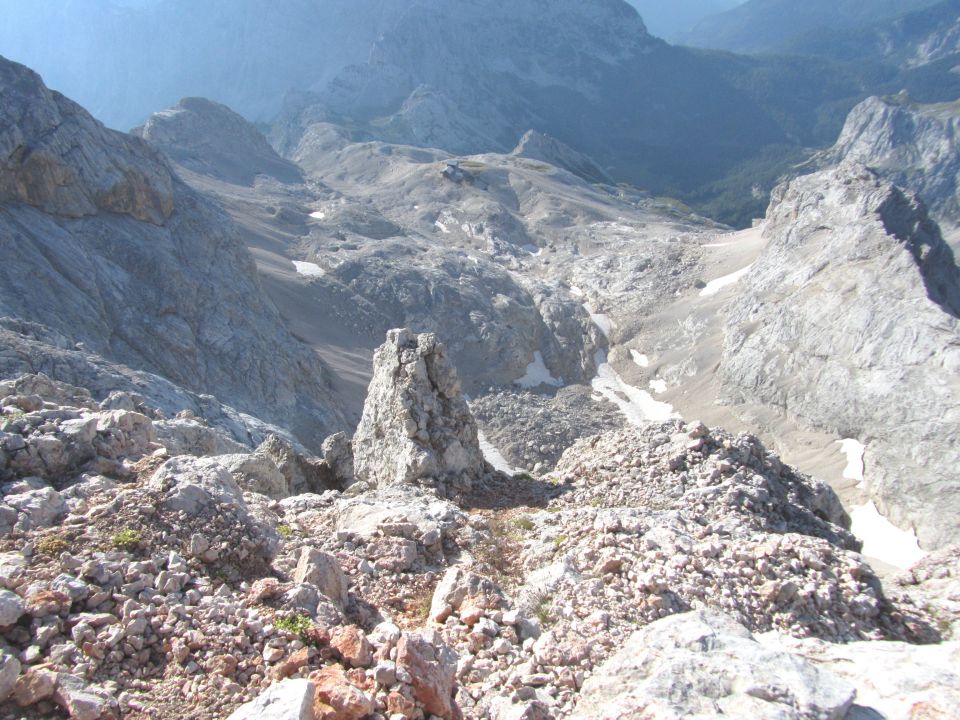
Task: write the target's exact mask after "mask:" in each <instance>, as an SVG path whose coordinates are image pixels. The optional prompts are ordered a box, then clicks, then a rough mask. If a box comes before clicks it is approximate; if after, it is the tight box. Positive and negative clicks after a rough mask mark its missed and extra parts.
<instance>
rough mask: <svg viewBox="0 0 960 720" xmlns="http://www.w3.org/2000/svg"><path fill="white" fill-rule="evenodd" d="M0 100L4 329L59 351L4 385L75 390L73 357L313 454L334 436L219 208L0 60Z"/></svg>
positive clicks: (7, 360)
mask: <svg viewBox="0 0 960 720" xmlns="http://www.w3.org/2000/svg"><path fill="white" fill-rule="evenodd" d="M0 99H2V103H0V105H2V111H0V112H2V113H3V115H2V116H0V210H2V212H0V248H2V250H3V253H4V262H3V263H2V264H0V317H4V318H6V319H5V320H4V325H5V326H6V325H7V324H8V323H11V322H15V323H21V324H22V323H30V324H32V327H33V328H36V326H40V328H39V329H38V332H42V333H43V334H44V339H45V344H52V345H54V346H55V347H54V348H45V349H42V348H39V347H37V346H36V345H33V346H32V347H31V348H30V349H29V351H28V352H29V354H30V355H31V356H33V355H35V354H37V355H42V356H44V357H42V359H39V360H38V359H37V358H36V357H29V358H28V357H25V356H24V353H23V352H22V351H21V350H20V349H19V348H16V349H13V348H11V349H6V348H5V351H4V352H3V353H2V354H0V368H2V369H3V372H4V375H5V376H10V375H15V374H18V373H21V372H35V371H36V369H37V368H44V369H47V371H48V372H47V374H49V375H51V376H52V377H54V379H64V380H68V381H74V380H75V378H74V377H72V374H73V373H72V368H67V367H64V366H65V365H67V363H64V362H62V360H61V358H60V357H59V356H62V354H63V353H64V352H65V351H67V352H69V351H71V350H77V349H78V347H77V346H78V344H80V347H79V349H81V350H83V353H82V355H86V356H89V355H96V356H99V357H100V358H102V359H105V360H107V361H109V362H112V363H115V364H119V365H126V366H128V367H130V368H133V369H135V370H140V371H147V372H149V373H154V374H156V375H160V376H163V377H165V378H167V379H168V380H169V381H171V382H172V383H173V384H174V385H180V386H182V387H183V388H185V389H187V390H191V391H194V392H196V393H203V394H208V395H216V396H217V397H218V398H219V399H220V400H221V401H223V402H225V403H228V404H230V405H232V406H234V407H236V408H237V409H238V410H240V411H241V412H245V413H248V414H250V415H254V416H256V417H259V418H261V419H262V420H265V421H267V422H271V421H274V422H275V421H282V422H283V424H284V426H285V427H287V428H288V429H289V430H291V431H292V432H293V433H294V434H295V435H296V436H297V437H298V438H299V439H300V441H301V442H304V443H306V444H309V445H312V446H313V447H315V448H319V445H320V442H321V441H322V440H323V438H324V437H326V435H328V434H329V433H330V432H333V431H336V430H339V429H341V428H342V427H343V425H344V424H345V423H344V422H343V419H342V417H341V415H340V411H339V409H338V405H337V401H336V400H335V399H334V397H333V395H332V393H331V391H330V389H329V387H328V383H329V378H328V376H327V375H326V373H325V372H324V370H323V369H322V367H321V366H320V364H319V362H318V361H317V358H316V357H315V355H314V354H313V353H312V352H311V351H310V350H309V348H307V347H306V346H305V345H303V343H301V342H299V341H297V340H296V339H295V338H294V337H293V336H292V335H291V334H290V332H289V331H288V330H287V328H286V326H285V324H284V321H283V319H282V318H281V317H280V315H279V313H278V312H277V310H276V308H275V307H274V306H273V305H272V304H271V303H270V302H269V301H268V300H267V299H266V298H265V296H264V294H263V291H262V288H261V286H260V284H259V280H258V278H257V276H256V271H255V267H254V264H253V261H252V259H251V257H250V254H249V253H248V251H247V250H246V248H244V247H243V245H242V244H241V242H240V240H239V237H238V233H237V231H236V228H235V227H234V226H233V225H232V224H231V222H230V221H229V219H228V218H227V217H226V216H225V215H224V214H223V212H222V211H221V210H220V209H218V208H217V207H216V206H214V205H212V204H211V203H210V202H208V201H207V200H205V199H204V198H203V197H201V196H200V195H198V194H197V193H195V192H194V191H192V190H190V189H189V188H188V187H187V186H185V185H184V184H183V183H182V182H181V181H180V180H179V179H178V178H177V177H176V176H175V175H174V174H173V172H172V170H171V169H170V167H169V165H168V164H167V162H166V161H165V160H164V159H163V157H162V156H161V155H160V154H159V153H158V152H156V151H155V150H154V149H152V148H150V146H149V145H147V144H146V143H144V142H143V141H142V140H139V139H137V138H133V137H131V136H128V135H124V134H121V133H117V132H114V131H110V130H107V129H105V128H104V127H103V126H102V125H101V124H100V123H98V122H97V121H96V120H94V119H93V118H92V117H91V116H90V115H89V114H87V113H86V112H85V111H84V110H83V109H82V108H80V107H79V106H78V105H76V104H75V103H73V102H71V101H70V100H68V99H66V98H64V97H63V96H61V95H59V94H58V93H54V92H51V91H49V90H48V89H47V88H46V87H45V86H44V85H43V83H42V81H41V79H40V77H39V76H38V75H36V74H35V73H33V72H31V71H30V70H28V69H27V68H25V67H23V66H21V65H17V64H15V63H11V62H8V61H6V60H3V59H0ZM17 329H18V330H19V327H18V328H17ZM28 332H30V333H31V334H34V335H36V332H35V330H33V329H31V330H29V331H28ZM21 334H23V331H21ZM52 336H56V337H55V340H54V339H51V337H52ZM11 342H15V343H17V344H19V340H17V339H12V340H11ZM71 360H79V358H71ZM70 364H71V365H72V364H73V363H72V362H71V363H70ZM31 365H32V367H31ZM44 366H50V367H49V368H45V367H44ZM116 389H126V388H121V387H117V386H114V387H109V388H108V389H107V392H105V393H104V397H105V396H106V394H109V392H110V391H112V390H116ZM141 394H144V395H146V394H148V393H147V392H146V391H143V392H142V393H141ZM155 394H157V395H159V394H160V392H156V393H155ZM184 407H185V406H181V408H180V409H183V408H184Z"/></svg>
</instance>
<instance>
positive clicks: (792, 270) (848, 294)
mask: <svg viewBox="0 0 960 720" xmlns="http://www.w3.org/2000/svg"><path fill="white" fill-rule="evenodd" d="M763 233H764V237H765V238H766V239H767V241H768V245H767V248H766V249H765V250H764V252H763V253H762V254H761V255H760V257H759V258H758V260H757V261H756V262H755V263H754V264H753V266H752V268H751V269H750V271H749V272H748V273H747V274H746V276H745V277H744V278H743V280H741V282H740V292H739V295H738V298H737V301H736V302H734V303H731V304H730V305H729V306H728V307H727V309H726V313H727V326H726V340H725V344H724V353H723V358H722V360H721V364H720V370H719V374H720V379H721V388H722V389H721V396H722V399H724V400H725V401H727V402H731V403H738V402H748V401H755V402H759V403H766V404H769V405H773V406H775V407H777V408H780V409H781V410H782V411H783V412H785V413H789V414H791V415H793V416H796V417H799V418H801V419H803V420H804V421H806V422H807V423H809V424H811V425H814V426H817V427H821V428H827V429H829V430H831V431H834V432H837V433H839V435H840V436H841V437H849V438H860V439H861V441H862V442H865V443H867V444H868V450H867V455H866V462H867V463H868V465H869V466H870V469H871V472H870V479H869V482H868V490H869V493H870V496H871V497H872V498H874V499H875V500H876V501H877V505H878V507H882V508H883V511H884V512H885V514H888V515H889V516H890V517H891V518H893V519H894V521H895V522H897V523H898V524H900V525H902V526H911V527H914V528H916V531H917V534H918V536H919V537H920V538H921V540H922V541H923V542H925V543H928V544H929V546H930V547H940V546H942V545H943V544H944V543H949V542H956V541H957V539H958V535H957V524H956V522H955V521H954V517H955V515H954V510H953V509H955V508H956V506H957V501H958V500H957V498H958V495H957V490H958V482H957V477H956V474H955V473H954V471H953V468H954V465H955V462H954V460H953V458H954V457H955V454H956V444H955V440H956V438H955V437H954V433H953V431H952V429H951V428H952V427H953V425H954V423H955V422H956V412H957V398H958V397H960V395H958V393H960V386H958V384H957V380H956V367H957V363H958V362H960V357H958V356H957V346H958V341H957V340H958V332H960V325H958V320H957V318H958V311H960V282H958V281H960V275H958V270H957V266H956V264H955V260H954V257H953V253H952V252H951V250H950V249H949V247H948V246H947V245H946V244H945V243H944V241H943V239H942V237H941V235H940V231H939V228H938V227H937V226H936V224H934V223H933V222H931V221H930V220H929V219H928V217H927V214H926V212H925V210H924V208H923V206H922V204H920V203H919V202H918V201H917V200H916V199H915V198H914V197H913V196H912V195H910V194H908V193H906V192H905V191H903V190H900V189H899V188H897V187H895V186H893V185H890V184H889V183H887V182H885V181H883V180H881V179H879V178H878V177H877V176H876V175H875V174H874V173H872V172H871V171H869V170H867V169H865V168H863V167H862V166H858V165H855V164H844V165H841V166H839V167H837V168H832V169H829V170H824V171H821V172H820V173H815V174H812V175H806V176H803V177H801V178H798V179H796V180H793V181H792V182H790V183H788V184H785V185H784V186H782V187H781V188H780V189H779V190H778V192H777V193H776V195H775V197H774V199H773V201H772V203H771V207H770V211H769V212H768V217H767V224H766V227H765V229H764V231H763ZM905 428H909V429H910V431H909V434H908V435H906V436H905V435H904V430H905ZM934 458H935V459H936V461H935V462H934V461H933V459H934Z"/></svg>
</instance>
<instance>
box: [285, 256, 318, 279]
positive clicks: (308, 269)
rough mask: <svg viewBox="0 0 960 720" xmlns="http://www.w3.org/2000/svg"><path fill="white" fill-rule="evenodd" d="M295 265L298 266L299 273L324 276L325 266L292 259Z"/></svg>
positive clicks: (308, 275)
mask: <svg viewBox="0 0 960 720" xmlns="http://www.w3.org/2000/svg"><path fill="white" fill-rule="evenodd" d="M291 262H292V263H293V267H294V268H296V270H297V274H299V275H306V276H307V277H323V276H324V275H325V274H326V273H324V271H323V268H322V267H320V266H319V265H317V264H316V263H312V262H300V261H298V260H292V261H291Z"/></svg>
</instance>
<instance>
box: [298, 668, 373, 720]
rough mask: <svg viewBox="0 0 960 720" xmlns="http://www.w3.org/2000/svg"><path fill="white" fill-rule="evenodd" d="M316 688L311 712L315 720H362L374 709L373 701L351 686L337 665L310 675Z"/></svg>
mask: <svg viewBox="0 0 960 720" xmlns="http://www.w3.org/2000/svg"><path fill="white" fill-rule="evenodd" d="M310 681H311V682H312V683H313V684H314V686H315V687H316V692H315V694H314V703H313V711H314V716H315V718H316V720H362V719H363V718H365V717H366V716H367V715H370V714H371V713H373V711H374V710H375V709H376V708H375V705H374V704H373V701H372V700H371V699H370V698H369V697H368V696H367V695H366V694H365V693H364V692H363V691H362V690H360V688H358V687H356V686H355V685H353V684H352V683H351V682H350V681H349V679H348V678H347V676H346V673H344V671H343V668H342V667H340V666H339V665H331V666H329V667H325V668H323V669H322V670H318V671H317V672H315V673H312V674H311V675H310Z"/></svg>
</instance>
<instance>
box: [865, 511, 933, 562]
mask: <svg viewBox="0 0 960 720" xmlns="http://www.w3.org/2000/svg"><path fill="white" fill-rule="evenodd" d="M850 519H851V521H852V524H851V527H850V530H851V532H853V534H854V535H856V536H857V537H858V538H859V539H860V540H862V541H863V551H862V552H863V554H864V555H866V556H868V557H871V558H876V559H877V560H880V561H881V562H884V563H886V564H887V565H892V566H893V567H896V568H900V569H902V570H906V569H907V568H909V567H910V566H912V565H915V564H916V563H917V562H919V561H920V560H922V559H923V558H924V557H925V556H926V554H927V553H926V552H924V551H923V550H921V549H920V541H919V540H917V536H916V534H915V533H914V532H912V531H910V530H901V529H900V528H898V527H897V526H896V525H894V524H893V523H891V522H890V521H889V520H887V519H886V518H885V517H883V515H881V514H880V512H879V511H878V510H877V506H876V505H874V504H873V503H872V502H868V503H867V504H866V505H860V506H857V507H854V508H853V509H852V510H851V512H850Z"/></svg>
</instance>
